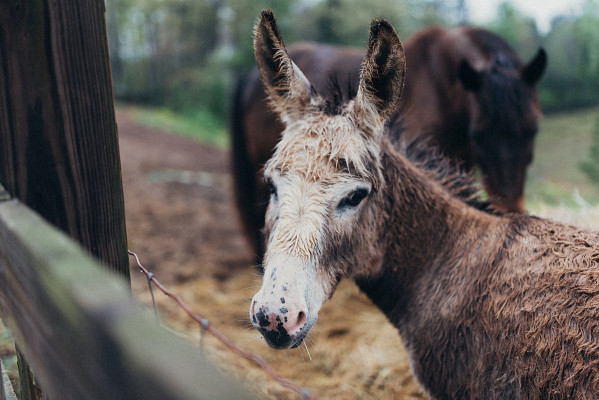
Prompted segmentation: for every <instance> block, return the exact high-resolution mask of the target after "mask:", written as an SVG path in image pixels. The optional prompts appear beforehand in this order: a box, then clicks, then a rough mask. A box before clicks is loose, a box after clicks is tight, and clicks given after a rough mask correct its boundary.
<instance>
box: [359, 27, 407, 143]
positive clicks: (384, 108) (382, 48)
mask: <svg viewBox="0 0 599 400" xmlns="http://www.w3.org/2000/svg"><path fill="white" fill-rule="evenodd" d="M405 74H406V57H405V53H404V50H403V47H402V45H401V42H400V40H399V37H398V36H397V33H395V30H394V29H393V27H392V26H391V24H389V23H388V22H387V21H385V20H383V19H375V20H373V21H372V23H371V25H370V39H369V41H368V49H367V51H366V56H365V57H364V61H363V63H362V71H361V72H360V85H359V87H358V94H357V96H356V106H357V107H358V109H359V110H360V112H361V113H362V118H361V120H362V121H363V122H365V123H367V124H368V125H371V127H372V128H375V127H382V126H383V123H384V121H385V119H386V118H387V117H388V116H389V114H391V113H392V112H393V111H394V110H395V109H396V108H397V106H398V104H399V99H400V97H401V92H402V91H403V86H404V80H405ZM371 130H373V132H374V130H380V129H378V128H376V129H371Z"/></svg>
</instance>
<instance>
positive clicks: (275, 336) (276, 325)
mask: <svg viewBox="0 0 599 400" xmlns="http://www.w3.org/2000/svg"><path fill="white" fill-rule="evenodd" d="M250 314H251V320H252V325H254V328H256V329H257V330H258V332H260V334H261V335H262V336H263V337H264V340H265V341H266V343H267V344H268V345H269V346H270V347H272V348H275V349H290V348H295V347H297V346H299V345H300V344H302V342H303V341H304V338H305V337H306V335H307V334H308V331H309V330H310V327H311V326H312V324H306V313H305V311H302V310H299V311H296V310H288V309H286V308H282V307H281V308H279V309H278V310H277V311H276V312H272V311H271V310H270V309H269V307H268V306H260V307H258V306H257V304H256V301H253V302H252V308H251V310H250Z"/></svg>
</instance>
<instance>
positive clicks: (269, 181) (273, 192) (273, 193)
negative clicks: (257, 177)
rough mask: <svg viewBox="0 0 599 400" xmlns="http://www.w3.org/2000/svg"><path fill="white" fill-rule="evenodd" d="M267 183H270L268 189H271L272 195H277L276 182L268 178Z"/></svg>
mask: <svg viewBox="0 0 599 400" xmlns="http://www.w3.org/2000/svg"><path fill="white" fill-rule="evenodd" d="M266 184H267V185H268V190H269V191H270V195H271V196H274V197H277V187H276V186H275V184H274V183H272V180H270V179H267V180H266Z"/></svg>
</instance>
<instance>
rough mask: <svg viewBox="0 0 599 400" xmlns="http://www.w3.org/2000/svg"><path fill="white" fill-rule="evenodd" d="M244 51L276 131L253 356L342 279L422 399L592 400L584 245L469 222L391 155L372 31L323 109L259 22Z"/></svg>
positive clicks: (596, 322) (594, 239)
mask: <svg viewBox="0 0 599 400" xmlns="http://www.w3.org/2000/svg"><path fill="white" fill-rule="evenodd" d="M254 50H255V54H256V60H257V63H258V67H259V70H260V76H261V79H262V81H263V83H264V86H265V88H266V90H267V92H268V95H269V98H270V101H271V102H272V104H273V107H274V109H275V111H276V112H277V113H278V114H279V115H280V116H281V119H282V120H283V121H285V124H286V125H285V129H284V131H283V133H282V138H281V140H280V142H279V143H278V144H277V146H276V150H275V153H274V155H273V157H272V158H271V159H270V160H269V161H268V163H267V165H266V167H265V171H264V174H265V177H266V180H267V181H268V182H269V185H270V188H271V190H270V192H271V199H270V203H269V206H268V210H267V215H266V228H265V236H266V239H267V249H266V253H265V257H264V259H265V262H264V270H265V271H264V272H265V273H264V278H263V284H262V287H261V289H260V291H259V292H258V293H257V294H256V295H255V296H254V298H253V300H252V302H251V306H250V318H251V320H252V323H253V324H254V326H255V327H256V329H258V330H259V332H260V333H261V334H262V335H263V336H264V338H265V340H266V341H267V343H268V344H269V345H270V346H272V347H274V348H278V349H285V348H290V347H296V346H299V345H300V344H301V343H302V341H303V340H304V338H305V337H306V335H307V334H308V332H309V330H310V328H311V327H312V326H313V325H314V323H315V322H316V319H317V316H318V311H319V309H320V307H321V306H322V304H323V303H324V302H325V301H326V300H327V299H329V298H330V297H331V296H332V295H333V292H334V291H335V289H336V287H337V285H338V283H339V281H340V280H341V279H342V278H345V277H348V278H352V279H354V280H355V281H356V282H357V284H358V286H359V287H360V288H361V290H363V291H364V292H365V293H366V294H367V295H368V296H369V297H370V298H371V299H372V301H373V302H374V303H375V304H376V305H377V306H378V307H379V308H380V309H381V310H382V311H383V312H384V313H385V314H386V315H387V317H388V318H389V320H390V321H391V322H392V323H393V324H394V325H395V326H396V327H397V328H398V330H399V331H400V334H401V337H402V340H403V341H404V343H405V347H406V349H407V351H408V353H409V357H410V362H411V366H412V370H413V373H414V376H415V377H416V379H417V380H418V382H419V383H420V384H421V386H422V388H423V390H424V391H425V392H426V393H427V394H429V395H430V397H432V398H435V399H475V398H478V399H508V398H509V399H573V398H576V399H591V398H594V399H596V398H597V397H598V393H599V234H597V233H593V232H586V231H581V230H577V229H575V228H573V227H570V226H565V225H561V224H558V223H553V222H550V221H547V220H543V219H540V218H535V217H531V216H526V215H519V214H504V215H500V214H493V213H487V212H482V211H480V210H478V209H477V208H475V207H471V206H468V205H467V204H465V202H464V201H463V199H460V198H458V197H456V196H455V195H454V193H453V191H450V190H448V189H447V186H449V187H451V186H452V185H453V184H452V183H450V182H452V179H451V176H446V177H444V178H441V177H442V176H443V174H440V173H432V172H431V171H428V170H426V169H423V168H421V167H420V166H418V165H416V164H414V163H413V162H411V161H410V160H408V159H407V158H406V157H405V156H404V155H403V154H401V153H400V152H398V151H397V150H396V148H395V147H394V146H393V145H392V144H391V143H390V141H389V137H388V135H385V134H384V131H385V129H386V128H385V119H386V118H387V117H388V116H389V115H390V114H391V113H392V112H393V111H394V110H395V108H396V106H397V103H398V101H399V97H400V94H401V91H402V86H403V83H404V82H403V81H404V73H405V65H406V64H405V58H404V52H403V49H402V46H401V43H400V41H399V38H398V37H397V35H396V33H395V31H394V30H393V28H392V27H391V26H390V25H389V24H388V23H386V22H385V21H384V20H375V21H373V23H372V25H371V30H370V39H369V43H368V48H367V52H366V55H365V57H364V61H363V66H362V70H361V77H360V81H359V85H358V90H357V95H356V97H355V98H354V99H352V100H348V101H343V102H340V103H337V104H331V103H330V102H327V101H325V100H324V99H323V97H321V96H320V95H318V94H317V93H315V91H314V90H313V86H312V85H311V84H310V82H309V81H308V80H307V79H306V77H305V75H304V74H303V73H302V71H301V70H300V69H299V68H298V67H297V66H296V65H295V64H294V63H293V62H292V61H291V58H290V57H289V55H288V54H287V52H286V51H285V47H284V44H283V41H282V39H281V36H280V33H279V31H278V28H277V25H276V22H275V20H274V17H273V15H272V13H271V12H269V11H266V12H263V13H262V17H261V19H260V21H259V23H258V25H257V28H256V31H255V39H254ZM422 163H424V164H426V162H425V160H423V162H421V164H422ZM432 164H435V163H432ZM437 164H439V163H437ZM438 167H439V168H442V167H443V165H442V164H439V165H438ZM373 329H375V327H373Z"/></svg>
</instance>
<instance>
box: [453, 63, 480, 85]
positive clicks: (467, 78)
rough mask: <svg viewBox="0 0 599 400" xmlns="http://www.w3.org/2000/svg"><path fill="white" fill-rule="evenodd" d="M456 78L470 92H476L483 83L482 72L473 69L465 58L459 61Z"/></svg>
mask: <svg viewBox="0 0 599 400" xmlns="http://www.w3.org/2000/svg"><path fill="white" fill-rule="evenodd" d="M458 78H459V79H460V82H462V86H464V89H466V90H468V91H470V92H478V90H479V89H480V87H481V85H482V83H483V77H482V73H481V72H478V71H477V70H475V69H474V68H473V67H472V65H470V63H469V62H468V60H466V59H464V60H462V62H461V63H460V66H459V68H458Z"/></svg>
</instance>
